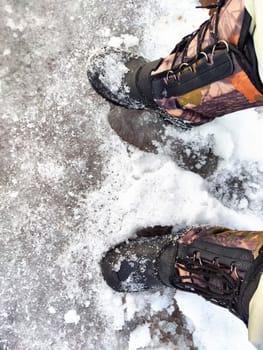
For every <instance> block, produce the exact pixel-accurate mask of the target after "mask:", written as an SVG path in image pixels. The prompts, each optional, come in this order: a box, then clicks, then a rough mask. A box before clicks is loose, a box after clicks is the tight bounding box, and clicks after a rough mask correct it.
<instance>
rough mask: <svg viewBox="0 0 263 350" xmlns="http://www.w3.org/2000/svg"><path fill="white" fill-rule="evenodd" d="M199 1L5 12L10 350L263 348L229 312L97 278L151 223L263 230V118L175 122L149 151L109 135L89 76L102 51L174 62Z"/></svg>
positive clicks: (0, 69)
mask: <svg viewBox="0 0 263 350" xmlns="http://www.w3.org/2000/svg"><path fill="white" fill-rule="evenodd" d="M196 3H197V1H194V0H185V1H184V2H182V1H176V0H159V1H157V0H148V1H146V0H143V1H137V0H134V1H132V0H123V1H120V0H112V1H106V0H104V1H103V0H96V1H95V0H74V1H73V0H45V1H43V2H41V1H39V2H37V1H30V0H24V1H23V2H18V1H15V0H3V1H2V2H1V4H0V28H1V31H0V56H1V61H0V78H1V80H0V123H1V125H0V135H1V137H0V197H1V201H0V349H3V350H4V349H5V350H7V349H10V350H13V349H15V350H26V349H30V350H40V349H41V350H42V349H43V350H46V349H54V350H72V349H74V350H80V349H81V350H84V349H106V350H112V349H113V350H124V349H129V350H135V349H142V348H143V349H155V350H157V349H158V350H161V349H180V350H184V349H199V350H200V349H204V350H215V349H220V350H221V349H224V350H227V349H229V350H230V349H231V350H233V349H242V350H248V349H253V347H252V346H251V345H250V344H249V343H248V341H247V330H246V328H245V326H244V325H243V324H242V322H241V321H240V320H238V319H237V318H235V317H234V316H232V315H231V314H230V313H229V312H228V311H226V310H223V309H222V308H219V307H216V306H214V305H212V304H210V303H208V302H206V301H204V300H203V299H202V298H200V297H198V296H196V295H190V294H186V293H183V292H175V291H174V290H172V289H170V290H169V289H163V290H159V291H156V292H151V293H150V292H149V293H142V294H130V295H119V294H116V293H114V292H113V291H111V290H110V289H109V288H108V287H107V286H106V284H105V282H104V281H103V279H102V277H101V273H100V269H99V261H100V258H101V256H102V254H103V253H104V252H105V251H106V250H107V249H108V248H109V247H110V246H111V245H113V244H115V243H117V242H120V241H122V240H123V239H126V238H128V237H130V235H131V234H132V233H133V232H134V231H135V230H136V229H137V228H138V227H142V226H148V225H156V224H162V225H175V226H176V227H178V228H181V227H182V226H188V225H193V224H199V223H202V224H204V223H205V224H220V225H225V226H228V227H231V228H238V229H253V230H255V229H258V230H263V217H262V206H263V191H262V172H263V160H262V155H261V153H262V149H263V138H262V134H263V113H260V111H254V110H249V111H243V112H241V113H236V114H235V115H232V116H225V117H224V118H221V119H218V120H216V121H214V122H212V123H211V124H209V125H206V126H202V127H199V128H197V129H194V130H192V131H188V132H185V133H180V132H179V131H177V130H175V129H173V128H172V127H166V128H165V130H164V132H165V136H164V137H165V139H166V140H168V141H166V142H165V143H160V144H159V145H158V144H157V145H156V147H157V150H158V153H157V154H156V153H155V154H153V153H147V152H143V151H141V150H138V149H137V148H135V147H133V146H128V145H127V144H125V143H124V142H123V141H122V140H121V139H120V138H119V137H118V136H117V135H116V134H115V133H114V131H113V130H112V129H111V128H110V126H109V123H108V114H109V113H110V105H109V104H108V103H107V102H106V101H104V100H103V99H102V98H100V97H99V96H98V95H97V94H96V93H95V92H94V91H93V90H92V88H91V86H90V85H89V83H88V81H87V79H86V64H87V59H88V56H89V55H90V53H91V52H93V51H94V50H96V49H98V48H100V47H102V46H105V45H108V44H110V45H113V46H118V47H120V46H123V47H129V48H130V49H131V50H133V51H136V52H138V51H139V52H140V53H142V54H144V55H145V56H147V57H148V58H150V59H151V58H152V59H155V58H157V57H159V56H164V55H166V54H167V53H168V52H169V51H171V50H172V48H173V46H174V45H175V43H176V42H177V41H178V40H179V39H180V38H181V37H182V35H185V34H187V33H189V32H190V31H192V30H193V29H195V28H196V27H198V26H199V24H200V23H201V22H202V21H203V20H204V19H205V18H206V17H207V12H206V11H204V10H196V9H195V8H194V7H195V5H196ZM121 113H123V114H125V113H126V111H125V110H123V111H122V112H121ZM173 140H180V142H182V144H183V148H184V152H185V153H186V154H192V153H195V154H197V155H198V152H199V149H206V148H207V147H208V148H209V149H210V151H211V155H210V158H211V157H212V158H213V159H214V161H212V163H211V164H213V171H211V167H210V171H208V170H206V171H205V174H203V173H201V175H202V176H200V175H199V174H200V169H201V168H202V167H203V166H204V165H205V164H204V163H205V162H206V161H209V159H208V160H207V159H206V158H204V157H203V156H202V152H201V153H200V154H199V155H200V158H199V160H195V166H194V169H193V168H192V167H191V170H195V172H192V171H189V170H187V162H186V163H185V162H183V163H185V164H182V162H180V159H179V158H180V157H178V155H177V154H175V153H176V149H175V148H174V146H173ZM179 165H180V166H182V165H183V166H184V168H186V169H183V168H182V167H180V166H179ZM188 167H189V164H188ZM177 304H178V306H179V308H180V310H181V312H182V313H183V314H184V315H185V316H186V319H184V318H183V317H182V315H181V313H180V311H179V310H178V306H177Z"/></svg>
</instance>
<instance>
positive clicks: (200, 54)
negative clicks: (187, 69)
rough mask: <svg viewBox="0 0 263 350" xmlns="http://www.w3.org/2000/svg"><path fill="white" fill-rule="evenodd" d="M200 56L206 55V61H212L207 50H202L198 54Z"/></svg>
mask: <svg viewBox="0 0 263 350" xmlns="http://www.w3.org/2000/svg"><path fill="white" fill-rule="evenodd" d="M198 56H204V57H205V59H206V62H208V63H210V60H209V57H208V54H207V53H206V52H204V51H201V52H200V53H199V55H198Z"/></svg>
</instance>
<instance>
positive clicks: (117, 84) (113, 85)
mask: <svg viewBox="0 0 263 350" xmlns="http://www.w3.org/2000/svg"><path fill="white" fill-rule="evenodd" d="M103 65H104V67H105V71H104V73H101V74H100V79H101V81H102V82H103V83H104V84H105V85H106V86H108V87H109V89H110V90H111V91H112V92H113V93H116V92H118V91H120V90H121V89H122V90H124V91H125V92H129V88H128V86H127V85H124V84H123V83H122V81H123V77H124V75H125V74H126V73H127V72H128V71H129V70H128V68H127V67H126V66H125V65H124V64H123V63H122V62H120V61H119V56H118V55H117V54H115V53H112V54H109V55H108V56H107V57H105V59H104V63H103Z"/></svg>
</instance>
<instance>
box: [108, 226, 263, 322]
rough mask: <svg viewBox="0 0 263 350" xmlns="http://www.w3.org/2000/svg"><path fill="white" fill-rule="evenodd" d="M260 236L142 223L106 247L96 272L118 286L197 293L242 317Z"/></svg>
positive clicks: (256, 271) (256, 273) (262, 268)
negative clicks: (133, 234) (131, 236)
mask: <svg viewBox="0 0 263 350" xmlns="http://www.w3.org/2000/svg"><path fill="white" fill-rule="evenodd" d="M262 236H263V234H262V232H249V231H247V232H246V231H245V232H243V231H233V230H229V229H226V228H222V227H206V226H200V227H194V228H192V229H190V230H188V231H186V232H185V233H175V232H173V229H172V227H161V226H156V227H151V228H146V229H143V230H141V231H139V232H137V237H136V238H134V239H131V240H129V241H126V242H123V243H121V244H119V245H117V246H116V247H114V248H112V249H111V250H109V251H108V252H107V253H106V255H105V256H104V258H103V259H102V260H101V269H102V274H103V277H104V279H105V280H106V282H107V284H108V285H109V286H110V287H111V288H113V289H114V290H116V291H118V292H139V291H144V290H148V289H152V288H160V287H164V286H167V287H172V288H177V289H181V290H185V291H190V292H194V293H197V294H200V295H202V296H203V297H205V298H206V299H208V300H211V301H212V302H214V303H216V304H218V305H221V306H224V307H226V308H228V309H229V310H230V311H231V312H233V313H234V314H236V315H237V316H238V317H240V318H241V319H242V320H243V321H244V322H246V323H247V321H248V305H249V302H250V300H251V297H252V296H253V294H254V292H255V290H256V288H257V285H258V282H259V277H260V274H261V273H262V272H263V254H259V247H260V246H261V245H262V243H263V237H262ZM257 254H259V256H258V258H257V259H255V258H254V256H255V255H257Z"/></svg>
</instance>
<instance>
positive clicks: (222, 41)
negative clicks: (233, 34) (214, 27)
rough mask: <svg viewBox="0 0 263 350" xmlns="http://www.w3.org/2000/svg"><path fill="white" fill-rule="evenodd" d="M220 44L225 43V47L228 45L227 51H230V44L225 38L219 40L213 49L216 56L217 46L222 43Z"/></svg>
mask: <svg viewBox="0 0 263 350" xmlns="http://www.w3.org/2000/svg"><path fill="white" fill-rule="evenodd" d="M220 44H224V45H225V47H226V50H227V52H229V44H228V42H227V41H225V40H218V42H217V43H216V44H215V45H214V46H213V49H212V56H214V54H215V50H216V47H217V46H218V45H220Z"/></svg>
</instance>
